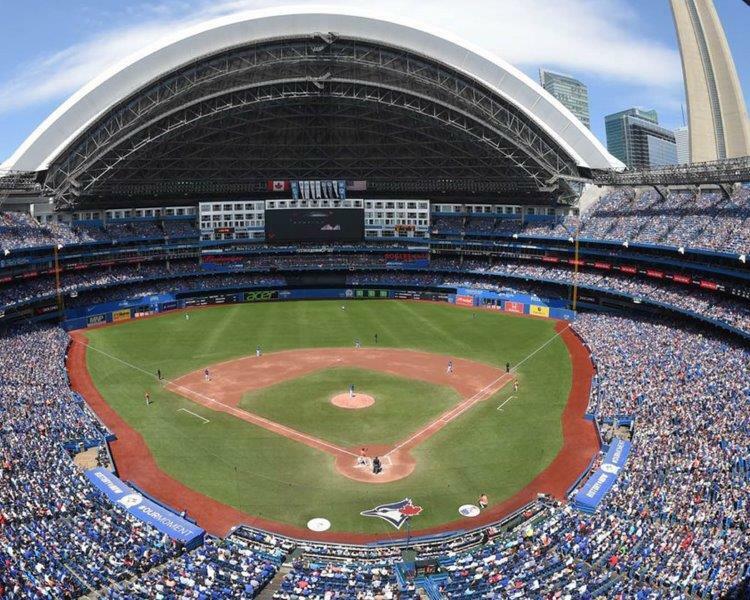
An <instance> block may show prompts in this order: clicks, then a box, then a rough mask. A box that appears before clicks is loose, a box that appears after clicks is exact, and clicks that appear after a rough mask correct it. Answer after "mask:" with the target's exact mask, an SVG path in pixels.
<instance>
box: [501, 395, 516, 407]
mask: <svg viewBox="0 0 750 600" xmlns="http://www.w3.org/2000/svg"><path fill="white" fill-rule="evenodd" d="M513 398H515V396H510V397H509V398H508V399H507V400H506V401H505V402H503V403H502V404H501V405H500V406H498V407H497V410H503V406H505V405H506V404H508V402H510V401H511V400H513Z"/></svg>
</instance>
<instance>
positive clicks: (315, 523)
mask: <svg viewBox="0 0 750 600" xmlns="http://www.w3.org/2000/svg"><path fill="white" fill-rule="evenodd" d="M307 528H308V529H309V530H310V531H328V530H329V529H330V528H331V522H330V521H329V520H328V519H323V518H322V517H315V518H314V519H310V520H309V521H308V522H307Z"/></svg>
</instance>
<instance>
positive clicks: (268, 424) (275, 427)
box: [73, 339, 358, 457]
mask: <svg viewBox="0 0 750 600" xmlns="http://www.w3.org/2000/svg"><path fill="white" fill-rule="evenodd" d="M73 341H74V342H77V343H80V344H82V345H83V346H85V347H86V348H91V349H92V350H94V351H95V352H99V353H100V354H103V355H104V356H108V357H109V358H111V359H112V360H116V361H117V362H119V363H121V364H123V365H125V366H126V367H129V368H131V369H135V370H136V371H140V372H141V373H145V374H146V375H149V376H151V377H153V378H154V379H157V380H158V379H159V378H158V377H157V376H156V375H155V374H154V373H151V372H150V371H147V370H146V369H142V368H141V367H139V366H138V365H134V364H132V363H129V362H128V361H126V360H123V359H121V358H119V357H117V356H114V355H113V354H110V353H109V352H105V351H104V350H100V349H99V348H95V347H94V346H92V345H91V344H84V343H82V342H78V340H75V339H74V340H73ZM163 381H164V382H165V383H166V384H168V385H170V386H172V387H174V388H176V389H179V390H183V391H184V392H186V393H188V394H194V395H195V396H198V397H199V398H202V399H203V400H204V401H206V402H210V403H211V404H217V405H219V406H220V407H221V408H222V412H227V413H229V414H231V415H233V416H235V417H238V418H240V419H242V420H243V421H247V422H249V423H254V424H255V425H258V426H260V427H263V428H264V429H266V430H268V431H271V432H272V433H279V431H283V432H285V433H288V434H290V435H288V436H287V437H297V438H300V439H304V440H307V441H308V442H310V445H312V446H317V449H318V450H321V449H323V448H328V449H330V450H333V451H334V452H336V453H340V454H348V455H349V456H354V457H356V456H358V455H357V453H355V452H351V451H350V450H346V449H345V448H340V447H339V446H336V445H334V444H329V443H328V442H326V441H323V440H321V439H318V438H316V437H313V436H310V435H307V434H306V433H302V432H301V431H297V430H296V429H292V428H291V427H287V426H286V425H282V424H281V423H277V422H276V421H271V420H269V419H266V418H264V417H261V416H259V415H256V414H254V413H250V412H247V411H245V410H239V409H237V408H235V407H234V406H229V405H228V404H224V403H223V402H219V401H218V400H215V399H213V398H211V397H209V396H206V395H205V394H203V393H201V392H198V391H196V390H193V389H191V388H189V387H187V386H184V385H181V384H179V383H175V382H174V381H171V380H168V379H167V380H163Z"/></svg>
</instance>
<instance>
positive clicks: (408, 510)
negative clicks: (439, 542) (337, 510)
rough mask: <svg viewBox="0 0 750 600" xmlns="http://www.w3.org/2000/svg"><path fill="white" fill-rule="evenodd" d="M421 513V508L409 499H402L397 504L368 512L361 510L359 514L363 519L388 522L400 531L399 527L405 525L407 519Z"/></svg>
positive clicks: (379, 507) (382, 505) (383, 505)
mask: <svg viewBox="0 0 750 600" xmlns="http://www.w3.org/2000/svg"><path fill="white" fill-rule="evenodd" d="M421 512H422V507H421V506H417V505H416V504H414V503H413V502H412V501H411V498H404V499H403V500H399V501H398V502H391V503H390V504H381V505H380V506H376V507H375V508H371V509H370V510H363V511H362V512H361V513H359V514H360V515H362V516H363V517H378V518H380V519H383V520H384V521H388V522H389V523H390V524H391V525H393V526H394V527H395V528H396V529H401V526H402V525H403V524H404V523H406V521H407V520H408V519H409V517H415V516H417V515H418V514H419V513H421Z"/></svg>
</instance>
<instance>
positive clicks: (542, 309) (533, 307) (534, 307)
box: [529, 304, 549, 317]
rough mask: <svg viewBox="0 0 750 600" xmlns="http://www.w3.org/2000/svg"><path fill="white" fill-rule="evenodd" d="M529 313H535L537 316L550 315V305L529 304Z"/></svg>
mask: <svg viewBox="0 0 750 600" xmlns="http://www.w3.org/2000/svg"><path fill="white" fill-rule="evenodd" d="M529 314H530V315H534V316H535V317H549V306H540V305H539V304H529Z"/></svg>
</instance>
